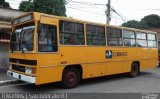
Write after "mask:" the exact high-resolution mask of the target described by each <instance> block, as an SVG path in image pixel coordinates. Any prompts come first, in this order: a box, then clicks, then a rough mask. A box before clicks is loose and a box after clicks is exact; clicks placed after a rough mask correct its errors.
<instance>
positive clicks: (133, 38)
mask: <svg viewBox="0 0 160 99" xmlns="http://www.w3.org/2000/svg"><path fill="white" fill-rule="evenodd" d="M124 31H131V32H133V33H134V36H135V38H124ZM122 38H123V47H131V48H134V47H137V38H136V32H135V31H134V30H130V29H122ZM124 39H134V40H135V46H125V45H124Z"/></svg>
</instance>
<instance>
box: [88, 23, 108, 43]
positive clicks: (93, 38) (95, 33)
mask: <svg viewBox="0 0 160 99" xmlns="http://www.w3.org/2000/svg"><path fill="white" fill-rule="evenodd" d="M86 37H87V45H101V46H103V45H106V39H105V28H104V27H103V26H95V25H90V24H87V25H86Z"/></svg>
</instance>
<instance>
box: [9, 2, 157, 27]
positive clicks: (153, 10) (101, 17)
mask: <svg viewBox="0 0 160 99" xmlns="http://www.w3.org/2000/svg"><path fill="white" fill-rule="evenodd" d="M6 1H7V2H9V3H10V6H11V7H12V8H14V9H18V6H19V3H20V2H21V1H22V0H6ZM23 1H25V0H23ZM67 1H68V2H67V5H66V8H67V11H66V14H67V16H69V17H72V18H75V19H80V20H86V21H92V22H98V23H106V15H105V10H106V4H107V2H108V0H67ZM159 4H160V0H111V7H112V8H113V9H114V10H115V11H116V12H117V13H118V14H119V15H120V16H121V17H123V18H121V17H119V16H118V15H117V14H116V13H114V12H111V22H110V24H112V25H117V26H119V25H121V24H122V23H124V22H127V21H129V20H138V21H140V20H141V19H142V18H143V17H144V16H147V15H150V14H157V15H160V5H159Z"/></svg>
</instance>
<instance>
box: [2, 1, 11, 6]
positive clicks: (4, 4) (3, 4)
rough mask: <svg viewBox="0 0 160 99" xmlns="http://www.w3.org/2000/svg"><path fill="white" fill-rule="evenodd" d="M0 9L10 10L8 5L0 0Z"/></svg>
mask: <svg viewBox="0 0 160 99" xmlns="http://www.w3.org/2000/svg"><path fill="white" fill-rule="evenodd" d="M0 7H2V8H11V7H10V4H9V3H8V2H6V1H5V0H0Z"/></svg>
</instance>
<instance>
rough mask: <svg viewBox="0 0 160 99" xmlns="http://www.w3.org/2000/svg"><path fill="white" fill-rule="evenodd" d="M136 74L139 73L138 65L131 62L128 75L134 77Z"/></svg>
mask: <svg viewBox="0 0 160 99" xmlns="http://www.w3.org/2000/svg"><path fill="white" fill-rule="evenodd" d="M138 74H139V66H138V64H137V63H132V65H131V70H130V73H129V76H130V77H131V78H134V77H136V76H138Z"/></svg>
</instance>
